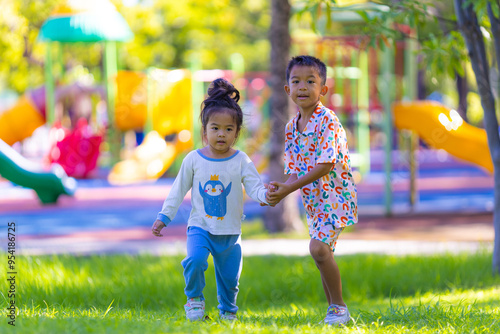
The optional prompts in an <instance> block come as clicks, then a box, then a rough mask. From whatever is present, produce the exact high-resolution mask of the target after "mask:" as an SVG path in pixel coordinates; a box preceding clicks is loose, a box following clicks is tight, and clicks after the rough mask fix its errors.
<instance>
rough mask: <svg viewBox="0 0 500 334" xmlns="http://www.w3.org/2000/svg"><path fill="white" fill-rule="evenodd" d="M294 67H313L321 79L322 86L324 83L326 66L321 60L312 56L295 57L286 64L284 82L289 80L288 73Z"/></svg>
mask: <svg viewBox="0 0 500 334" xmlns="http://www.w3.org/2000/svg"><path fill="white" fill-rule="evenodd" d="M294 66H310V67H314V68H315V69H316V70H317V71H318V74H319V77H320V78H321V83H322V84H323V85H324V84H325V83H326V65H325V63H323V62H322V61H321V60H319V59H318V58H316V57H313V56H296V57H292V59H290V61H289V62H288V66H287V68H286V82H287V83H288V82H289V80H290V72H292V68H293V67H294Z"/></svg>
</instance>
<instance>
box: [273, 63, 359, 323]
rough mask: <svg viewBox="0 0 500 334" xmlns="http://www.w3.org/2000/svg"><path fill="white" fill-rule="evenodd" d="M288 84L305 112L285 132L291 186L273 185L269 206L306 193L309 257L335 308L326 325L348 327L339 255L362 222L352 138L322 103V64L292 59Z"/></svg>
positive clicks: (298, 114) (289, 184)
mask: <svg viewBox="0 0 500 334" xmlns="http://www.w3.org/2000/svg"><path fill="white" fill-rule="evenodd" d="M286 80H287V84H286V85H285V91H286V93H287V94H288V96H290V98H291V99H292V101H293V102H294V103H295V104H296V105H297V106H298V108H299V111H298V113H297V115H296V116H295V118H293V119H292V120H291V121H290V122H288V124H287V126H286V130H285V132H286V141H285V157H284V158H285V159H284V160H285V174H289V175H290V177H289V178H288V180H287V181H286V182H285V183H279V182H275V181H273V182H270V185H272V186H274V191H269V192H268V193H267V200H268V202H269V203H273V204H275V203H278V202H279V201H281V200H282V199H283V198H284V197H286V196H287V195H288V194H290V193H292V192H293V191H295V190H297V189H299V188H300V192H301V195H302V203H303V204H304V207H305V209H306V212H307V223H308V226H309V235H310V236H311V241H310V243H309V251H310V253H311V256H312V257H313V259H314V261H315V263H316V266H317V267H318V269H319V271H320V273H321V281H322V283H323V289H324V291H325V295H326V299H327V302H328V305H329V307H328V309H327V314H326V317H325V319H324V322H325V323H327V324H332V325H340V324H345V323H347V322H348V321H349V320H350V315H349V311H348V309H347V306H346V304H345V303H344V300H343V299H342V283H341V279H340V271H339V268H338V266H337V263H336V262H335V259H334V256H333V254H334V253H333V252H334V251H335V245H336V243H337V239H338V237H339V234H340V233H341V232H342V230H343V229H344V228H345V227H346V226H349V225H353V224H355V223H356V222H357V220H358V216H357V211H358V210H357V190H356V186H355V184H354V181H353V177H352V173H351V166H350V158H349V150H348V148H347V138H346V133H345V130H344V128H343V127H342V125H341V124H340V121H339V119H338V118H337V116H336V115H335V113H334V112H333V111H332V110H330V109H328V108H326V107H324V106H323V105H322V104H321V102H320V98H321V96H324V95H325V94H326V93H327V92H328V87H327V86H326V85H325V82H326V66H325V64H324V63H323V62H322V61H320V60H319V59H317V58H314V57H311V56H298V57H294V58H292V59H291V60H290V62H289V63H288V67H287V71H286Z"/></svg>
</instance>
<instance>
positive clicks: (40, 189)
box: [0, 140, 76, 204]
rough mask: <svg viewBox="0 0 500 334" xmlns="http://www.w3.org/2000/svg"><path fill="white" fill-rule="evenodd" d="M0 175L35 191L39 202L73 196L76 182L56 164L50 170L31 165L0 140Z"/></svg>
mask: <svg viewBox="0 0 500 334" xmlns="http://www.w3.org/2000/svg"><path fill="white" fill-rule="evenodd" d="M0 175H2V177H4V178H6V179H7V180H10V181H11V182H13V183H15V184H18V185H20V186H23V187H27V188H32V189H33V190H35V192H36V194H37V195H38V198H39V199H40V202H42V203H43V204H50V203H55V202H57V199H58V198H59V196H60V195H62V194H64V195H70V196H71V195H73V194H74V192H75V190H76V181H75V179H73V178H72V177H68V176H67V175H66V173H65V172H64V169H63V168H62V167H61V166H60V165H58V164H52V165H51V166H50V169H48V170H47V169H43V168H42V167H40V166H38V165H36V164H34V163H32V162H31V161H29V160H27V159H26V158H24V157H23V156H22V155H20V154H19V153H17V151H16V150H14V149H13V148H12V147H11V146H10V145H8V144H6V143H5V142H4V141H3V140H0Z"/></svg>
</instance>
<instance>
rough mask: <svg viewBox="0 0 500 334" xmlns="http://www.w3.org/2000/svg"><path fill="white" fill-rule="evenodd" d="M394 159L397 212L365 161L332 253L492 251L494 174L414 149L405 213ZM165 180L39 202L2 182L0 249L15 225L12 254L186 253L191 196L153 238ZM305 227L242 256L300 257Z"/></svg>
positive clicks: (378, 169) (404, 181)
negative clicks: (387, 207)
mask: <svg viewBox="0 0 500 334" xmlns="http://www.w3.org/2000/svg"><path fill="white" fill-rule="evenodd" d="M373 158H376V155H374V156H373ZM398 159H399V160H398ZM398 159H395V160H394V161H395V166H394V173H393V179H392V185H393V203H394V205H393V209H394V213H395V216H394V217H393V218H385V217H384V216H383V210H384V199H383V197H384V196H383V189H384V175H383V172H382V170H383V168H382V165H381V163H380V161H382V160H381V159H380V157H379V158H378V159H372V172H371V173H370V175H369V176H367V177H366V178H365V179H364V180H363V182H361V184H359V185H358V195H359V212H360V222H359V224H357V225H356V226H355V227H350V228H348V229H346V231H345V232H344V233H343V234H342V236H341V237H340V240H339V243H338V246H337V254H338V255H342V254H353V253H389V254H415V253H420V254H422V253H433V252H443V251H445V252H456V251H476V250H478V249H481V248H483V247H486V248H491V245H492V241H493V236H494V232H493V226H492V221H493V217H492V213H491V211H492V206H493V204H492V203H493V178H492V176H491V175H489V174H487V173H485V172H484V171H482V170H480V169H478V168H474V167H471V166H470V165H465V164H463V163H457V162H456V161H454V160H450V159H448V160H444V161H441V160H442V159H437V158H436V153H435V152H427V151H424V152H421V156H420V160H421V165H420V166H419V178H418V182H417V184H418V189H419V196H420V198H419V203H418V205H417V206H416V207H415V208H413V211H412V210H410V208H409V205H408V197H409V193H408V189H409V181H408V174H409V173H408V170H407V168H406V167H405V164H404V163H402V162H401V161H402V160H401V159H400V158H398ZM377 161H379V163H377ZM403 162H404V161H403ZM172 182H173V179H161V180H159V182H156V183H144V184H139V185H134V186H122V187H111V186H109V184H107V181H106V180H103V179H95V180H83V181H79V188H78V190H77V192H76V195H75V197H67V196H62V197H61V198H60V200H59V201H58V203H57V205H47V206H42V205H40V203H39V201H38V199H37V198H36V196H35V195H34V192H33V191H32V190H30V189H22V188H19V187H14V186H12V185H11V184H10V183H8V182H5V181H2V180H1V179H0V224H1V225H0V226H2V227H0V231H4V232H2V235H0V249H6V245H7V241H6V239H5V238H6V235H7V233H6V226H7V223H8V222H16V226H17V235H16V241H17V251H18V252H19V253H21V254H22V253H24V254H52V253H72V254H91V253H131V254H137V253H152V254H179V253H183V252H184V249H185V244H184V243H185V229H186V227H185V222H186V221H187V217H188V215H189V210H190V207H189V200H188V199H186V200H185V201H184V204H183V205H182V206H181V208H180V210H179V212H178V214H177V216H176V218H175V219H174V221H173V222H172V223H171V225H169V227H168V229H167V230H166V235H167V236H166V237H164V238H155V237H154V236H152V235H151V232H150V228H151V224H152V221H153V220H154V217H156V213H157V212H158V210H159V209H160V207H161V204H162V202H163V200H164V198H165V196H166V195H167V194H168V192H169V189H170V186H171V184H172ZM262 210H263V208H261V207H259V206H258V204H256V203H252V202H249V203H247V204H246V206H245V214H246V215H247V217H248V218H249V219H251V218H252V217H258V216H259V215H261V214H262ZM409 212H413V213H412V214H410V213H409ZM4 227H5V229H4ZM303 233H304V239H303V240H293V239H292V240H290V239H272V240H243V243H242V245H243V251H244V253H245V255H252V254H293V255H306V254H308V242H309V241H308V240H307V232H303Z"/></svg>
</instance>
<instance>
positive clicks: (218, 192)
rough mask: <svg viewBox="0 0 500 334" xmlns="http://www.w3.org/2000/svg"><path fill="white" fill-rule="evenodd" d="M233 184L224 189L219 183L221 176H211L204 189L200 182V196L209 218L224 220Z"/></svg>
mask: <svg viewBox="0 0 500 334" xmlns="http://www.w3.org/2000/svg"><path fill="white" fill-rule="evenodd" d="M231 184H232V182H230V183H229V185H228V186H227V188H226V187H224V184H223V183H222V182H221V181H219V175H211V176H210V180H209V181H207V182H206V183H205V185H204V186H203V187H202V186H201V182H200V194H201V197H203V205H204V207H205V213H206V214H207V215H206V217H207V218H212V217H217V220H223V219H224V216H225V215H226V212H227V196H228V195H229V193H230V192H231Z"/></svg>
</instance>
